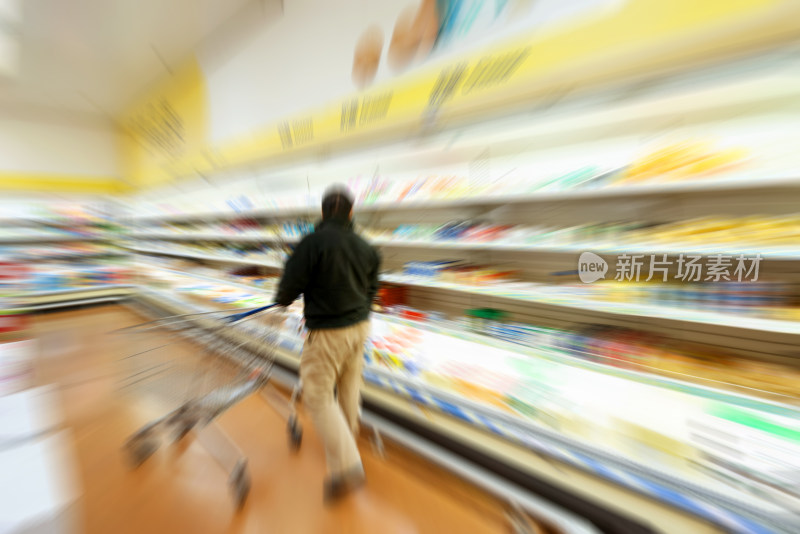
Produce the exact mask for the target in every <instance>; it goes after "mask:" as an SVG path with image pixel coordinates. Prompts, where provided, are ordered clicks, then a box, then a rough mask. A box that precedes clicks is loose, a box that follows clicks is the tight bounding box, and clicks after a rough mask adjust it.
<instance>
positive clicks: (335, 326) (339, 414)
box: [275, 186, 380, 502]
mask: <svg viewBox="0 0 800 534" xmlns="http://www.w3.org/2000/svg"><path fill="white" fill-rule="evenodd" d="M352 215H353V200H352V197H351V196H350V193H349V192H348V191H347V189H345V188H343V187H340V186H334V187H332V188H330V189H328V190H327V191H326V192H325V195H324V198H323V199H322V222H321V223H320V224H319V225H318V226H317V228H316V230H315V231H314V233H312V234H310V235H307V236H306V237H305V238H304V239H303V240H302V241H300V243H299V244H298V245H297V248H295V250H294V253H293V254H292V256H291V257H290V258H289V260H288V261H287V262H286V267H285V269H284V273H283V278H282V279H281V283H280V285H279V286H278V293H277V295H276V297H275V301H276V302H277V303H278V304H279V305H281V306H288V305H289V304H291V303H292V302H294V300H295V299H296V298H297V297H298V296H299V295H300V294H301V293H302V294H303V298H304V301H305V309H304V315H305V320H306V327H307V328H308V330H309V334H308V337H307V338H306V342H305V345H304V347H303V356H302V358H301V360H300V378H301V380H302V383H303V403H304V405H305V406H306V409H307V410H308V412H309V414H310V415H311V419H312V421H313V422H314V426H315V427H316V428H317V431H318V432H319V434H320V436H321V438H322V441H323V444H324V446H325V457H326V461H327V467H328V476H327V478H326V480H325V485H324V496H325V500H326V501H327V502H330V501H332V500H335V499H338V498H339V497H341V496H343V495H346V494H347V493H349V492H350V491H352V490H354V489H356V488H358V487H359V486H361V485H362V484H363V483H364V469H363V467H362V465H361V457H360V456H359V453H358V448H357V447H356V435H357V433H358V425H359V423H358V412H359V405H360V393H359V388H360V386H361V371H362V367H363V363H364V342H365V341H366V338H367V335H368V333H369V312H370V307H371V304H372V300H373V299H374V297H375V294H376V293H377V291H378V267H379V264H380V259H379V257H378V253H377V252H376V251H375V250H374V249H373V248H372V247H371V246H370V245H368V244H367V242H366V241H364V240H363V239H362V238H361V237H359V236H358V235H357V234H356V233H355V232H354V231H353V223H352V221H351V219H352ZM334 388H335V389H336V391H337V396H338V403H337V402H336V399H335V398H334Z"/></svg>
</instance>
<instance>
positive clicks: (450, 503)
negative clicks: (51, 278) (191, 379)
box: [33, 306, 509, 534]
mask: <svg viewBox="0 0 800 534" xmlns="http://www.w3.org/2000/svg"><path fill="white" fill-rule="evenodd" d="M142 321H144V319H143V318H142V317H141V316H139V315H137V314H135V313H133V312H131V311H129V310H128V309H126V308H124V307H122V306H104V307H98V308H91V309H84V310H78V311H68V312H59V313H51V314H46V315H40V316H37V317H36V318H35V320H34V329H33V331H34V335H36V337H38V338H39V340H40V350H41V356H40V360H39V365H38V371H37V380H38V381H39V382H40V383H56V384H58V385H59V386H60V388H59V389H60V392H61V400H62V411H63V416H64V420H65V426H66V427H68V428H69V430H70V433H71V435H72V437H73V438H74V443H75V450H76V454H77V462H78V473H79V479H80V480H79V482H80V485H81V491H82V497H81V499H80V502H79V506H78V509H77V510H76V512H77V516H78V518H79V521H80V527H81V528H80V531H82V532H88V533H92V534H95V533H96V534H101V533H103V534H105V533H118V534H124V533H155V532H169V533H173V532H174V533H193V534H202V533H215V534H216V533H223V532H231V533H233V532H235V533H267V532H274V533H306V532H308V533H328V532H330V533H338V532H346V533H387V534H389V533H417V532H420V533H424V532H430V533H445V532H464V533H466V532H469V533H484V532H486V533H489V532H509V526H508V522H507V521H506V518H505V507H504V506H503V505H502V503H499V502H497V501H495V500H494V499H492V498H491V497H489V496H487V495H485V494H482V493H481V492H479V491H477V490H476V489H475V488H473V487H471V486H469V485H467V484H464V483H463V482H461V481H460V480H458V479H456V478H454V477H452V476H450V475H449V474H447V473H445V472H443V471H441V470H439V469H437V468H436V467H435V466H432V465H430V464H427V463H426V462H424V461H422V460H420V459H419V458H417V457H415V456H413V455H411V454H410V453H408V452H406V451H403V450H402V449H399V448H394V447H391V446H390V447H389V448H388V449H387V454H386V456H385V457H383V458H381V457H379V456H377V455H376V454H375V453H374V451H373V449H372V447H371V446H370V443H369V442H368V441H367V440H364V439H362V441H361V451H362V454H363V459H364V465H365V469H366V472H367V476H368V482H367V485H366V487H365V488H364V489H363V490H361V491H360V492H358V493H357V494H355V495H353V496H351V497H348V498H347V499H345V500H343V501H342V502H340V503H339V504H337V505H335V506H333V507H326V506H324V505H323V503H322V479H323V473H324V462H323V452H322V448H321V445H320V443H319V441H318V439H317V436H316V435H315V434H314V430H313V428H312V427H311V425H310V424H305V425H304V426H305V431H306V432H305V437H304V441H303V446H302V449H301V450H300V452H299V453H292V452H290V451H289V449H288V447H287V439H286V434H285V423H284V421H283V420H282V419H281V418H280V417H279V416H278V415H277V414H276V413H275V412H274V411H272V410H271V409H270V407H269V406H268V404H267V403H266V402H265V401H264V400H263V399H261V398H259V397H256V396H253V397H250V398H248V399H247V400H245V401H244V402H242V403H240V404H239V405H237V406H235V407H233V408H232V409H231V410H230V411H229V412H227V413H226V414H224V415H223V416H222V417H221V418H220V420H219V424H220V425H221V427H222V428H223V429H224V430H225V431H226V432H227V433H228V434H229V435H230V436H231V437H232V438H233V439H234V441H235V442H236V443H237V444H238V445H239V446H240V447H241V448H242V450H243V452H244V453H245V455H246V456H247V457H248V459H249V462H250V469H251V473H252V476H253V487H252V491H251V493H250V497H249V499H248V501H247V503H246V504H245V506H244V509H243V510H242V511H241V512H239V513H237V512H236V511H235V510H234V507H233V505H232V503H231V499H230V495H229V492H228V487H227V483H226V482H227V476H226V473H225V472H224V471H223V470H222V469H221V468H220V467H219V466H218V465H217V464H216V463H215V462H214V461H213V460H212V459H211V458H210V457H209V456H208V454H207V453H206V451H205V450H204V449H203V448H202V447H200V446H199V444H198V443H197V442H195V441H192V439H191V438H189V439H187V440H184V441H183V442H181V443H180V444H178V445H175V446H166V447H163V448H162V449H161V450H160V451H159V452H158V453H156V455H155V456H154V457H152V458H151V459H150V460H148V461H147V462H146V463H145V464H144V465H142V466H141V467H140V468H139V469H138V470H131V469H130V468H129V467H128V466H127V465H126V463H125V461H124V460H125V459H124V456H123V454H122V453H121V450H120V447H121V445H122V443H123V442H124V440H125V439H126V437H127V436H128V435H130V433H131V432H133V431H134V430H135V429H136V428H138V427H139V426H140V425H141V424H143V423H144V422H146V421H148V420H149V419H150V418H152V417H153V416H155V415H158V414H159V413H161V412H162V411H163V409H164V407H166V406H168V405H169V404H168V402H169V401H174V400H175V399H174V398H173V397H179V396H180V395H179V393H180V391H179V390H180V387H182V384H178V383H176V384H175V386H174V388H170V387H169V385H170V384H168V383H167V384H164V383H162V384H159V387H160V388H162V389H163V388H164V387H166V389H167V390H169V389H174V391H169V392H168V393H170V394H174V395H172V396H170V395H166V396H163V394H162V393H163V392H162V393H159V392H157V391H156V390H158V389H159V388H149V389H148V388H145V387H140V386H144V383H140V384H137V385H135V386H132V387H126V388H123V389H121V386H124V385H126V384H128V382H125V378H126V377H127V376H129V375H130V374H131V371H132V369H133V367H132V366H131V365H129V363H130V359H127V360H126V359H124V357H125V356H126V355H129V354H132V353H133V352H135V351H136V349H137V348H140V346H141V341H139V342H132V341H131V340H130V338H129V337H126V336H120V335H116V334H111V333H110V332H112V331H113V330H115V329H117V328H120V327H123V326H127V325H131V324H136V323H138V322H142ZM151 346H154V345H153V344H152V343H151ZM160 352H162V353H163V354H167V353H166V352H164V350H163V349H162V350H161V351H160ZM197 352H198V351H197V350H196V349H195V348H194V347H193V346H192V345H191V344H189V343H179V344H177V345H173V346H171V348H170V352H169V354H174V355H179V356H180V357H181V358H182V361H183V362H184V363H185V362H197V365H202V363H201V360H202V358H200V357H199V356H198V354H197ZM193 365H194V364H193ZM165 403H167V404H165ZM301 419H303V420H304V418H303V416H302V413H301Z"/></svg>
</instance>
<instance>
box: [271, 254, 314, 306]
mask: <svg viewBox="0 0 800 534" xmlns="http://www.w3.org/2000/svg"><path fill="white" fill-rule="evenodd" d="M312 248H313V247H312V245H311V243H310V242H309V240H308V239H303V240H302V241H300V243H299V244H298V245H297V247H296V248H295V249H294V252H293V253H292V255H291V256H290V257H289V259H288V260H287V261H286V266H285V267H284V268H283V276H282V277H281V283H280V284H279V285H278V291H277V293H275V302H276V303H277V304H279V305H281V306H288V305H290V304H291V303H292V302H294V301H295V300H296V299H297V297H299V296H300V294H301V293H303V292H305V290H306V287H307V286H308V281H309V280H310V279H311V274H312V272H313V270H314V257H313V256H314V255H313V250H312Z"/></svg>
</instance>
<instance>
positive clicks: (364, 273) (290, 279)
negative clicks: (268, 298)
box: [275, 219, 380, 330]
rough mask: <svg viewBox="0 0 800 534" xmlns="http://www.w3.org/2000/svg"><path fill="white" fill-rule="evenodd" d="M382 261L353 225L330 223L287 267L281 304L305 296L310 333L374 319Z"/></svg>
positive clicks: (304, 242)
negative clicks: (371, 308) (372, 312)
mask: <svg viewBox="0 0 800 534" xmlns="http://www.w3.org/2000/svg"><path fill="white" fill-rule="evenodd" d="M379 267H380V257H379V255H378V253H377V251H376V250H375V249H374V248H372V247H371V246H370V245H369V244H368V243H367V242H366V241H364V239H362V238H361V237H360V236H359V235H358V234H356V233H355V232H354V231H353V224H352V223H351V222H350V221H349V220H343V219H326V220H324V221H322V222H321V223H320V224H319V225H317V227H316V230H315V231H314V232H313V233H311V234H309V235H307V236H306V237H304V238H303V239H302V240H301V241H300V243H299V244H298V245H297V247H296V248H295V250H294V253H293V254H292V256H291V257H290V258H289V260H288V261H287V262H286V266H285V267H284V271H283V278H282V279H281V282H280V285H279V286H278V292H277V294H276V295H275V302H277V303H278V304H280V305H281V306H288V305H289V304H291V303H292V302H294V300H295V299H296V298H297V297H298V296H300V295H301V294H302V295H303V299H304V301H305V309H304V314H305V318H306V326H307V327H308V329H309V330H318V329H324V328H342V327H345V326H350V325H353V324H356V323H358V322H361V321H363V320H365V319H367V318H368V317H369V311H370V307H371V304H372V300H373V299H374V298H375V295H376V293H377V292H378V269H379Z"/></svg>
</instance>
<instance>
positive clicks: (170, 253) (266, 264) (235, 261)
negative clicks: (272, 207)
mask: <svg viewBox="0 0 800 534" xmlns="http://www.w3.org/2000/svg"><path fill="white" fill-rule="evenodd" d="M125 248H127V249H128V250H132V251H134V252H140V253H143V254H156V255H161V256H174V257H177V258H190V259H196V260H205V261H215V262H220V263H233V264H237V265H261V266H263V267H271V268H273V269H282V268H283V265H281V264H279V263H277V262H270V261H266V260H256V259H252V260H249V259H247V258H234V257H226V256H216V255H203V254H196V253H194V252H187V251H170V250H163V249H157V248H146V247H125Z"/></svg>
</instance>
